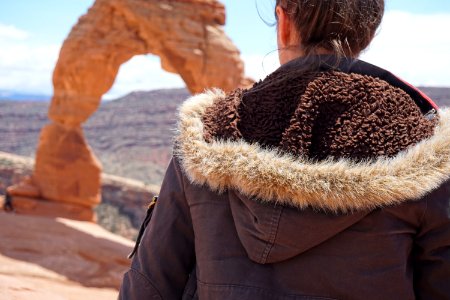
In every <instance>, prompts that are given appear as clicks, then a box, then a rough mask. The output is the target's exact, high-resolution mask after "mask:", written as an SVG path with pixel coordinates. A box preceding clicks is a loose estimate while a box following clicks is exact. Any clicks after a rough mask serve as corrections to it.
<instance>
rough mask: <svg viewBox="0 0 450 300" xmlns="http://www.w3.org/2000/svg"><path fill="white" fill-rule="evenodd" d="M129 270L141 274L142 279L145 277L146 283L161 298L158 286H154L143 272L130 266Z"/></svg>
mask: <svg viewBox="0 0 450 300" xmlns="http://www.w3.org/2000/svg"><path fill="white" fill-rule="evenodd" d="M130 271H133V272H135V273H137V274H138V275H139V276H141V277H142V278H143V279H145V280H146V281H147V283H148V284H149V285H150V286H151V287H152V288H153V289H154V290H155V292H156V293H157V294H158V296H159V297H160V298H161V299H162V296H161V293H160V292H159V290H158V288H157V287H156V285H155V284H154V283H153V281H152V280H151V279H150V278H148V277H147V276H146V275H145V274H144V273H142V272H141V271H139V270H137V269H135V268H133V267H130Z"/></svg>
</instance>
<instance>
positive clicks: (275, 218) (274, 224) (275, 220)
mask: <svg viewBox="0 0 450 300" xmlns="http://www.w3.org/2000/svg"><path fill="white" fill-rule="evenodd" d="M282 211H283V207H280V210H279V211H278V210H277V209H276V210H275V213H273V214H272V219H271V221H270V235H269V241H268V243H267V245H266V247H265V248H264V251H263V253H262V256H261V263H263V264H265V263H266V262H267V258H268V257H269V254H270V251H271V250H272V248H273V246H274V244H275V239H276V237H277V232H278V227H279V225H280V216H281V213H282Z"/></svg>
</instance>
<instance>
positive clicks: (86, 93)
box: [8, 0, 249, 220]
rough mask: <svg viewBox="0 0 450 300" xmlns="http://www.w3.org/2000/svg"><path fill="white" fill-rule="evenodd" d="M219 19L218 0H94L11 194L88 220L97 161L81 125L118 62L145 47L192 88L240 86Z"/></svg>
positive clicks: (96, 195)
mask: <svg viewBox="0 0 450 300" xmlns="http://www.w3.org/2000/svg"><path fill="white" fill-rule="evenodd" d="M224 24H225V8H224V6H223V5H222V4H221V3H219V2H218V1H217V0H97V1H96V2H95V3H94V5H93V6H92V7H91V8H90V9H89V12H88V13H87V14H86V15H85V16H83V17H81V18H80V20H79V22H78V24H77V25H76V26H75V27H74V28H73V29H72V31H71V33H70V35H69V36H68V38H67V39H66V41H65V42H64V45H63V47H62V49H61V53H60V57H59V60H58V63H57V65H56V68H55V70H54V74H53V85H54V96H53V99H52V103H51V106H50V110H49V118H50V119H51V121H52V124H50V125H48V126H46V127H45V128H44V129H43V130H42V133H41V137H40V142H39V145H38V151H37V157H36V165H35V170H34V172H33V175H32V177H31V178H30V179H29V180H28V181H27V182H24V183H22V184H19V185H17V186H12V187H10V188H9V189H8V191H9V193H10V195H12V196H14V197H15V198H17V199H22V200H23V201H25V200H24V199H23V196H25V197H28V198H30V197H31V198H34V199H39V200H29V201H32V202H33V205H34V206H33V207H34V208H35V210H36V205H39V202H40V201H41V200H44V201H53V202H54V203H53V204H55V205H56V203H64V206H61V211H67V209H68V207H69V210H70V211H71V212H72V213H71V215H70V216H68V217H71V218H74V219H81V220H86V219H91V220H94V216H93V214H89V211H92V207H94V206H95V205H97V204H98V203H99V202H100V173H101V166H100V163H99V162H98V160H97V159H96V158H95V156H94V154H93V153H92V151H91V149H90V148H89V146H88V145H87V143H86V141H85V139H84V136H83V130H82V128H81V125H82V123H83V122H85V121H86V120H87V119H88V118H89V116H90V115H92V114H93V113H94V112H95V111H96V110H97V108H98V106H99V103H100V100H101V97H102V95H103V94H104V93H106V92H107V91H108V90H109V89H110V88H111V86H112V84H113V82H114V79H115V77H116V75H117V72H118V70H119V67H120V66H121V65H122V64H123V63H124V62H126V61H127V60H129V59H130V58H131V57H133V56H134V55H139V54H147V53H150V54H154V55H158V56H159V57H160V58H161V64H162V68H163V69H165V70H166V71H169V72H174V73H178V74H180V76H181V77H182V78H183V80H184V81H185V82H186V85H187V87H188V89H189V90H190V91H191V92H192V93H196V92H201V91H202V90H203V89H205V88H210V87H219V88H222V89H224V90H226V91H228V90H231V89H234V88H236V87H238V86H241V85H246V84H248V83H249V80H248V79H245V78H244V73H243V72H244V67H243V63H242V61H241V59H240V57H239V51H238V49H237V48H236V47H235V46H234V45H233V43H232V42H231V41H230V39H229V38H227V37H226V35H225V33H224V31H223V29H222V25H224ZM149 105H151V104H149ZM61 205H62V204H61ZM26 206H27V205H25V207H26ZM25 210H26V209H25ZM77 215H78V217H77Z"/></svg>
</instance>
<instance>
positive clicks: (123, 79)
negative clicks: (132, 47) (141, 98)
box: [103, 55, 186, 99]
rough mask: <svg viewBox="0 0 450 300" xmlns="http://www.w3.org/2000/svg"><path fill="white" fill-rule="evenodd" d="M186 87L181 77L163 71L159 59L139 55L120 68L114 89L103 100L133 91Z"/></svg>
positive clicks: (152, 56)
mask: <svg viewBox="0 0 450 300" xmlns="http://www.w3.org/2000/svg"><path fill="white" fill-rule="evenodd" d="M184 86H186V84H185V83H184V82H183V80H182V79H181V77H180V76H179V75H177V74H171V73H168V72H165V71H164V70H162V68H161V63H160V59H159V57H157V56H154V55H138V56H134V57H133V58H132V59H130V60H129V61H128V62H126V63H125V64H123V65H122V66H121V67H120V70H119V74H118V75H117V77H116V81H115V83H114V85H113V87H112V88H111V90H110V91H109V92H108V93H107V94H106V95H105V96H104V97H103V98H104V99H114V98H117V97H120V96H122V95H124V94H127V93H129V92H132V91H147V90H154V89H163V88H175V87H184Z"/></svg>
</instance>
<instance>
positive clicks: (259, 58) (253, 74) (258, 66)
mask: <svg viewBox="0 0 450 300" xmlns="http://www.w3.org/2000/svg"><path fill="white" fill-rule="evenodd" d="M242 59H243V60H244V63H245V74H246V75H247V76H248V77H250V78H253V79H254V80H259V79H264V78H265V77H266V76H267V75H269V74H270V73H272V72H273V71H275V70H276V69H277V68H278V67H279V66H280V62H279V60H278V52H277V51H274V52H271V53H269V54H266V55H245V54H244V55H242Z"/></svg>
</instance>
